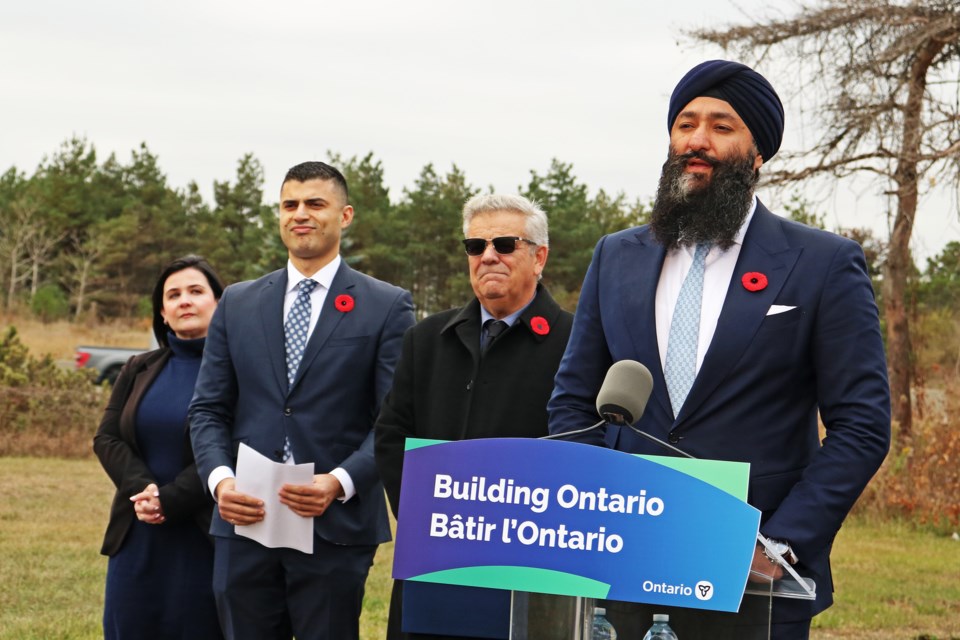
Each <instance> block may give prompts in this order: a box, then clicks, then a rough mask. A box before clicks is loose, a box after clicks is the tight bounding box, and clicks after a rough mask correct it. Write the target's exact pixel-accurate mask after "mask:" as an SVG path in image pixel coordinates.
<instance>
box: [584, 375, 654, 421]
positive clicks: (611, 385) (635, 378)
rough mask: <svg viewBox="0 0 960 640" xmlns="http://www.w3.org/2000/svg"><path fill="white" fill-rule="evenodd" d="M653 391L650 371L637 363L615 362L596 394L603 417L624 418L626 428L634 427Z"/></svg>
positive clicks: (598, 407)
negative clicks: (632, 425)
mask: <svg viewBox="0 0 960 640" xmlns="http://www.w3.org/2000/svg"><path fill="white" fill-rule="evenodd" d="M651 391H653V376H652V375H650V370H649V369H647V368H646V367H645V366H643V365H642V364H640V363H639V362H637V361H636V360H620V361H619V362H614V363H613V366H611V367H610V368H609V369H608V370H607V375H606V377H605V378H604V379H603V384H602V385H601V386H600V392H599V393H598V394H597V412H598V413H599V414H600V415H601V416H603V417H607V416H608V415H610V416H622V417H623V420H624V421H625V422H626V423H627V424H633V423H634V422H636V421H637V420H639V419H640V416H641V415H643V410H644V409H645V408H646V406H647V400H649V399H650V392H651ZM618 421H619V420H618Z"/></svg>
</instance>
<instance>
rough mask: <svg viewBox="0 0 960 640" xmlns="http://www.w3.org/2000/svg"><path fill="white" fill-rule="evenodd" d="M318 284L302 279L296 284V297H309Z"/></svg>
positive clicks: (308, 279) (314, 281)
mask: <svg viewBox="0 0 960 640" xmlns="http://www.w3.org/2000/svg"><path fill="white" fill-rule="evenodd" d="M318 284H319V283H318V282H317V281H316V280H311V279H310V278H304V279H303V280H301V281H300V282H299V283H298V284H297V295H304V296H308V295H310V294H311V293H312V292H313V290H314V289H316V288H317V285H318Z"/></svg>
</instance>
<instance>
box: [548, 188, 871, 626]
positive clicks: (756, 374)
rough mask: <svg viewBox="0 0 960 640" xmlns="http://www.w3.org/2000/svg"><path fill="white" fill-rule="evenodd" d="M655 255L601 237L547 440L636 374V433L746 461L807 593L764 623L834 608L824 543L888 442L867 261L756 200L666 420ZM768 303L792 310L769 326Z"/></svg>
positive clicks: (638, 243) (589, 419) (635, 242)
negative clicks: (682, 392)
mask: <svg viewBox="0 0 960 640" xmlns="http://www.w3.org/2000/svg"><path fill="white" fill-rule="evenodd" d="M665 255H666V253H665V251H664V249H663V247H662V246H661V245H660V244H658V243H657V242H656V240H655V238H654V237H653V234H652V232H651V230H650V228H649V227H639V228H634V229H628V230H626V231H621V232H618V233H615V234H612V235H610V236H607V237H605V238H603V239H601V240H600V242H599V244H598V245H597V247H596V250H595V252H594V255H593V261H592V263H591V265H590V268H589V270H588V271H587V275H586V278H585V280H584V283H583V289H582V293H581V297H580V302H579V306H578V308H577V313H576V316H575V319H574V324H573V332H572V334H571V336H570V341H569V343H568V346H567V350H566V352H565V354H564V357H563V360H562V361H561V364H560V369H559V371H558V373H557V377H556V386H555V388H554V392H553V395H552V396H551V399H550V402H549V405H548V410H549V414H550V418H549V420H550V422H549V426H550V431H551V433H558V432H562V431H570V430H573V429H577V428H582V427H585V426H589V425H590V424H593V423H594V422H595V421H596V419H597V412H596V408H595V401H596V396H597V392H598V390H599V388H600V385H601V384H602V382H603V378H604V375H605V374H606V371H607V369H608V368H609V367H610V365H611V364H613V363H614V362H616V361H618V360H624V359H632V360H637V361H639V362H641V363H642V364H644V365H645V366H646V367H647V368H649V369H650V372H651V373H652V374H653V380H654V391H653V394H652V396H651V397H650V400H649V402H648V403H647V406H646V410H645V411H644V413H643V415H642V416H641V418H640V420H639V421H638V423H637V424H636V426H637V427H638V428H640V429H642V430H644V431H646V432H648V433H650V434H652V435H654V436H657V437H658V438H661V439H663V440H668V441H670V442H672V443H674V444H675V445H676V446H678V447H679V448H681V449H683V450H684V451H686V452H688V453H690V454H692V455H693V456H695V457H698V458H712V459H719V460H734V461H741V462H749V463H750V465H751V466H750V489H749V498H748V500H749V502H750V504H752V505H753V506H754V507H756V508H757V509H759V510H760V511H761V512H762V517H761V527H760V529H761V532H762V533H763V534H764V535H766V536H768V537H770V538H776V539H785V540H788V541H790V543H791V545H792V547H793V549H794V551H795V552H796V553H797V555H798V556H799V557H800V565H798V570H799V572H800V573H801V574H802V575H806V576H809V577H812V578H814V580H816V582H817V600H816V602H815V603H809V602H803V601H789V603H778V607H775V613H774V617H775V619H778V618H779V620H780V621H784V620H789V619H794V620H797V619H803V618H804V617H806V618H809V617H811V616H812V615H814V614H816V613H817V612H819V611H821V610H822V609H825V608H826V607H827V606H829V605H830V603H831V602H832V590H833V589H832V587H833V585H832V581H831V576H830V567H829V553H830V546H831V543H832V541H833V538H834V536H835V535H836V533H837V531H838V530H839V529H840V525H841V524H842V522H843V519H844V518H845V517H846V515H847V513H848V512H849V510H850V508H851V507H852V506H853V504H854V502H855V501H856V499H857V497H858V496H859V495H860V493H861V492H862V490H863V488H864V487H865V486H866V484H867V482H868V481H869V480H870V478H871V477H872V476H873V474H874V473H875V472H876V470H877V468H878V467H879V466H880V463H881V462H882V461H883V459H884V457H885V456H886V452H887V450H888V447H889V442H890V391H889V386H888V383H887V369H886V358H885V356H884V350H883V342H882V340H881V336H880V327H879V321H878V314H877V306H876V302H875V300H874V295H873V289H872V286H871V283H870V278H869V276H868V274H867V271H866V265H865V260H864V257H863V251H862V250H861V249H860V247H859V246H858V245H857V244H856V243H854V242H852V241H850V240H848V239H845V238H842V237H840V236H837V235H835V234H831V233H827V232H825V231H821V230H817V229H811V228H809V227H806V226H804V225H801V224H798V223H795V222H791V221H788V220H784V219H782V218H779V217H777V216H775V215H773V214H772V213H770V212H769V211H768V210H767V209H766V207H764V206H763V205H762V204H759V203H758V206H757V209H756V212H755V213H754V216H753V219H752V220H751V223H750V225H749V227H748V229H747V232H746V235H745V237H744V240H743V246H742V247H741V251H740V256H739V258H738V261H737V266H736V269H735V270H734V275H733V277H732V279H731V281H730V284H729V287H728V289H727V292H726V298H725V300H724V304H723V308H722V311H721V313H720V317H719V320H718V323H717V328H716V332H715V334H714V336H713V340H712V342H711V344H710V347H709V349H708V350H707V353H706V354H705V357H704V360H703V364H702V366H701V369H700V371H699V372H698V374H697V378H696V380H695V382H694V384H693V387H692V388H691V390H690V394H689V396H688V397H687V400H686V402H685V403H684V405H683V407H682V409H681V411H680V415H679V416H676V417H674V416H673V410H672V409H671V406H670V399H669V397H668V394H667V389H666V384H665V382H664V378H663V370H662V367H661V365H660V351H659V347H658V342H657V334H656V309H655V307H656V289H657V283H658V281H659V276H660V269H661V267H662V265H663V261H664V257H665ZM750 272H759V273H761V274H763V275H765V276H766V278H767V285H766V287H765V288H763V289H761V290H759V291H750V290H748V289H747V288H746V287H745V286H744V284H743V282H742V278H743V276H744V274H746V273H750ZM771 305H784V306H792V307H794V308H793V309H790V310H789V311H786V312H783V313H777V314H769V315H768V312H769V310H770V307H771ZM664 339H665V338H664ZM818 410H819V413H820V416H821V418H822V420H823V423H824V425H825V427H826V438H825V439H824V440H823V442H822V443H821V441H820V438H819V433H818V425H817V412H818ZM601 438H605V439H606V444H607V445H608V446H612V447H615V448H617V449H619V450H623V451H628V452H633V453H648V454H659V455H665V454H668V452H667V451H664V450H658V448H657V445H655V444H652V443H650V442H649V441H647V440H645V439H643V438H642V437H640V436H638V435H637V434H635V433H634V432H633V431H631V430H630V429H629V428H627V427H622V428H618V427H607V429H606V431H605V433H604V432H601V431H599V430H598V431H596V432H593V433H588V434H584V435H583V436H581V439H583V440H584V441H592V442H593V443H595V444H601ZM704 535H708V533H707V532H704ZM778 610H779V611H780V612H781V613H780V614H778Z"/></svg>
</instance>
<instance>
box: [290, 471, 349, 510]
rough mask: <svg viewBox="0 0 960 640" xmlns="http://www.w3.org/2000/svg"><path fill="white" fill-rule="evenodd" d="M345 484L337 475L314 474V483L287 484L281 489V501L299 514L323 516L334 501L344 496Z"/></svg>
mask: <svg viewBox="0 0 960 640" xmlns="http://www.w3.org/2000/svg"><path fill="white" fill-rule="evenodd" d="M343 495H344V493H343V486H342V485H341V484H340V481H339V480H337V478H336V476H333V475H330V474H329V473H321V474H319V475H315V476H313V484H285V485H283V487H282V488H281V489H280V502H281V503H282V504H285V505H287V506H288V507H290V510H291V511H293V512H294V513H295V514H297V515H298V516H303V517H304V518H312V517H315V516H322V515H323V513H324V511H326V510H327V507H329V506H330V505H331V504H333V501H334V500H336V499H337V498H340V497H343Z"/></svg>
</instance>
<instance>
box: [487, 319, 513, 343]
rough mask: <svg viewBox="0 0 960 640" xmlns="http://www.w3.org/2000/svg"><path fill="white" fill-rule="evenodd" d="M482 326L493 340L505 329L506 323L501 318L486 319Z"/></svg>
mask: <svg viewBox="0 0 960 640" xmlns="http://www.w3.org/2000/svg"><path fill="white" fill-rule="evenodd" d="M483 326H484V328H485V329H486V330H487V335H488V336H490V339H491V340H493V339H494V338H496V337H497V336H498V335H500V334H501V333H503V332H504V331H505V330H506V329H507V326H508V325H507V323H506V322H504V321H503V320H487V321H486V322H484V323H483Z"/></svg>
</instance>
